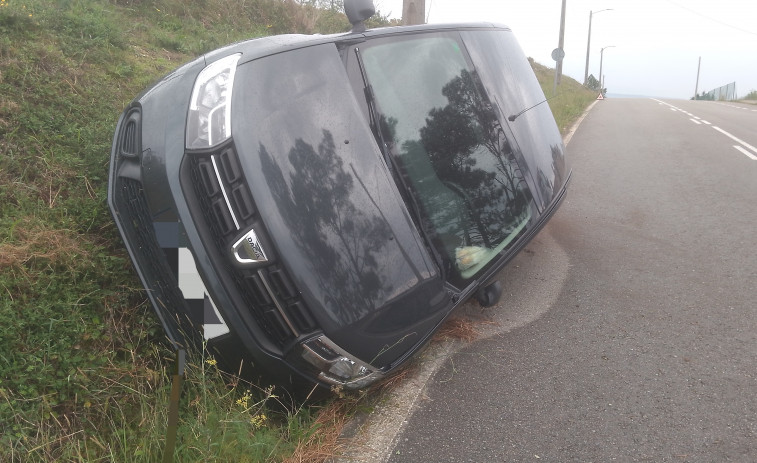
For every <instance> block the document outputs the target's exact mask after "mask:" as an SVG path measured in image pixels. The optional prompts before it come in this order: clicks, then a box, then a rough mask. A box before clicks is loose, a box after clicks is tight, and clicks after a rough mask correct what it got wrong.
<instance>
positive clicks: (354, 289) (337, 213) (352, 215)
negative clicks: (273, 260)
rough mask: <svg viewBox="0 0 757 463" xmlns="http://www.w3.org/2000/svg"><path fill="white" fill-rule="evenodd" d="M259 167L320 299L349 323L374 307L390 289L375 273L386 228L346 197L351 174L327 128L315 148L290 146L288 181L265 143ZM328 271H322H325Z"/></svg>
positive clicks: (298, 144) (300, 144) (386, 237)
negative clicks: (310, 268)
mask: <svg viewBox="0 0 757 463" xmlns="http://www.w3.org/2000/svg"><path fill="white" fill-rule="evenodd" d="M258 153H259V155H260V161H261V167H262V170H263V173H264V174H265V178H266V180H267V182H268V185H269V187H270V189H271V192H272V194H273V196H274V197H275V198H276V202H277V204H280V205H282V206H283V207H280V208H279V209H280V211H281V212H282V217H283V218H284V220H285V221H286V222H287V225H288V227H289V229H290V230H291V232H292V234H293V235H294V237H295V238H296V241H298V242H300V243H305V242H307V243H308V245H307V246H302V248H301V249H302V251H303V252H304V253H306V255H307V258H308V260H309V262H311V263H312V264H313V268H315V269H320V270H321V271H317V272H315V276H316V277H317V278H318V279H319V282H320V284H321V287H322V289H323V290H324V293H325V294H326V297H327V301H325V302H326V303H327V304H328V305H329V307H331V308H332V310H334V311H336V312H337V313H338V315H337V318H339V319H341V320H344V321H347V322H351V321H354V320H356V319H358V318H360V317H361V316H362V315H364V314H365V313H368V312H369V311H371V310H373V308H374V305H375V301H376V300H378V299H379V298H380V297H382V296H383V295H384V294H386V293H388V292H391V291H392V288H391V287H386V286H385V285H386V282H384V283H383V284H382V280H381V278H380V277H379V272H380V269H379V265H380V264H379V261H378V259H377V257H378V256H379V254H380V253H381V252H382V250H383V248H384V246H385V243H386V242H387V241H388V240H389V238H390V237H391V230H390V229H389V226H388V225H387V224H386V222H385V221H384V220H382V219H381V218H380V217H377V216H375V215H374V216H370V215H368V214H365V213H363V211H361V210H360V208H359V207H357V206H356V205H355V204H354V203H353V202H352V200H351V198H352V197H353V196H354V195H352V194H351V192H352V190H353V188H354V187H355V185H354V181H353V180H354V177H353V174H352V173H351V172H349V171H347V170H346V169H345V167H344V165H343V162H342V159H341V158H340V157H339V156H337V155H336V151H335V145H334V139H333V136H332V135H331V133H330V132H329V131H328V130H324V131H323V138H322V139H321V142H320V143H319V144H318V147H317V149H316V148H314V147H313V146H312V145H310V144H308V143H306V142H305V141H303V140H302V139H297V140H296V142H295V146H293V147H292V148H291V150H290V151H289V155H288V161H289V163H290V164H291V170H290V172H291V173H290V178H289V181H287V180H285V178H284V175H283V173H282V170H281V167H280V166H279V165H278V164H277V163H276V162H275V161H274V159H273V158H272V157H271V155H270V154H269V153H268V150H267V149H266V148H265V146H263V145H260V148H259V150H258ZM326 269H327V270H328V271H324V270H326Z"/></svg>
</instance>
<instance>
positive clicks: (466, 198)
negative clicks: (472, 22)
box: [361, 34, 531, 286]
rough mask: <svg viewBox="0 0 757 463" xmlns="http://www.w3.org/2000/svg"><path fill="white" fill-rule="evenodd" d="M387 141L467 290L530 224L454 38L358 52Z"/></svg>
mask: <svg viewBox="0 0 757 463" xmlns="http://www.w3.org/2000/svg"><path fill="white" fill-rule="evenodd" d="M361 56H362V59H363V66H364V69H365V74H366V77H367V80H368V83H369V84H370V85H371V88H372V91H373V94H374V97H375V103H376V106H377V108H378V112H379V113H380V120H381V127H382V134H383V136H384V142H385V143H386V144H387V145H388V147H389V149H390V151H391V153H392V156H393V157H394V158H395V159H396V162H397V165H398V168H399V170H400V172H401V175H402V178H403V179H404V182H405V183H406V186H407V188H408V189H409V190H410V194H411V195H412V196H413V197H414V199H415V201H416V203H417V209H418V213H419V215H420V220H421V221H422V223H421V226H422V227H423V229H424V231H425V232H426V234H427V235H428V236H429V238H430V240H431V241H432V243H433V245H434V246H435V247H436V249H437V250H438V251H439V252H440V253H441V254H442V255H443V258H444V260H445V264H446V266H447V270H448V271H449V277H448V278H449V280H450V281H451V282H452V283H453V284H456V285H459V286H463V285H466V284H467V282H468V280H470V279H471V278H474V277H476V276H477V275H479V274H480V273H481V272H482V271H483V270H484V269H485V268H486V267H487V264H488V263H490V262H491V261H493V260H494V258H495V257H496V256H497V255H498V254H499V253H500V252H501V251H502V250H503V249H505V248H507V246H508V245H509V244H510V243H512V242H513V240H514V239H515V237H516V236H518V234H519V233H520V232H521V231H523V230H524V228H526V225H527V224H528V223H529V221H530V219H531V206H530V204H531V196H530V193H529V192H528V188H527V186H526V182H525V180H524V178H523V174H522V172H521V170H520V168H519V167H518V164H517V162H516V160H515V157H514V156H513V152H512V148H511V146H510V143H509V142H508V139H507V137H506V134H505V131H504V129H503V127H502V124H501V122H500V120H499V119H498V116H497V111H495V108H494V107H493V105H492V104H491V102H490V101H489V99H488V98H487V97H486V94H485V92H484V91H483V88H482V84H481V81H480V80H479V78H478V76H477V74H476V72H475V70H474V69H473V67H472V66H471V65H470V64H469V62H468V61H467V60H466V55H465V54H464V52H463V51H462V49H461V44H460V42H459V41H458V38H457V37H456V36H452V35H445V34H435V35H431V36H429V35H423V36H405V37H403V38H401V39H400V40H397V39H394V40H385V41H377V42H374V43H373V44H370V45H366V46H365V47H364V48H363V49H362V50H361Z"/></svg>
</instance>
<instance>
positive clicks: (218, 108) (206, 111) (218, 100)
mask: <svg viewBox="0 0 757 463" xmlns="http://www.w3.org/2000/svg"><path fill="white" fill-rule="evenodd" d="M241 56H242V55H241V53H237V54H236V55H231V56H227V57H225V58H222V59H219V60H218V61H216V62H214V63H213V64H211V65H210V66H208V67H206V68H205V69H203V70H202V71H201V72H200V74H199V75H198V76H197V80H196V81H195V86H194V88H193V89H192V99H191V100H190V101H189V114H187V135H186V146H187V149H202V148H210V147H211V146H215V145H217V144H219V143H221V142H223V141H225V140H227V139H228V138H229V137H231V90H232V89H233V88H234V73H235V72H236V70H237V62H238V61H239V58H240V57H241Z"/></svg>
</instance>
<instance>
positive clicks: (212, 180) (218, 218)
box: [182, 145, 315, 347]
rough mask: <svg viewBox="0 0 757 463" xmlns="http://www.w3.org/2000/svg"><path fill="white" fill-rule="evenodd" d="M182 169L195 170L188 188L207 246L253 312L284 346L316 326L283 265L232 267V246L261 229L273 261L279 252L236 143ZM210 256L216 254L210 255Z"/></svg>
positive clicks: (271, 337)
mask: <svg viewBox="0 0 757 463" xmlns="http://www.w3.org/2000/svg"><path fill="white" fill-rule="evenodd" d="M187 159H188V161H187V162H185V164H184V165H183V166H182V169H184V168H188V169H189V171H190V172H189V178H190V179H191V183H192V188H185V190H184V191H185V194H186V195H187V196H193V197H191V198H188V202H189V203H190V204H196V205H199V210H200V214H199V215H200V217H197V214H195V217H194V220H195V225H196V226H197V229H198V231H200V234H201V236H202V238H203V241H204V242H205V243H213V245H214V246H215V251H216V253H215V254H216V258H215V259H214V260H215V261H216V262H215V263H216V265H220V266H222V267H223V269H224V270H225V271H226V272H227V274H228V275H230V276H231V280H232V282H233V287H234V289H235V290H236V291H237V293H238V296H239V298H240V299H241V300H242V302H243V303H244V306H245V307H243V308H241V309H242V310H247V311H249V313H251V315H252V316H253V318H254V319H255V320H256V322H257V324H258V325H259V326H260V328H261V329H262V330H263V331H264V332H265V335H266V336H267V337H268V338H269V341H271V342H273V343H274V344H275V345H277V346H279V347H283V346H285V345H286V344H287V343H289V342H290V341H292V340H293V339H295V338H296V337H298V336H300V335H301V334H304V333H309V332H312V331H313V330H314V328H315V323H314V321H313V318H312V316H311V315H310V311H309V310H308V308H307V307H306V305H305V303H304V302H303V301H302V298H301V297H300V293H299V291H298V290H297V288H296V287H295V285H294V284H293V283H292V280H291V278H290V277H289V275H288V274H287V272H286V270H285V269H284V267H283V266H282V265H281V264H279V263H269V264H268V265H265V266H257V267H254V268H253V267H248V268H240V267H238V266H236V265H233V264H232V260H231V253H230V252H231V248H232V244H233V243H234V242H236V241H237V240H238V239H239V237H240V235H241V234H243V233H245V232H247V231H249V230H250V229H251V228H254V229H255V233H256V234H257V235H258V237H259V238H260V239H261V241H262V242H264V243H266V247H265V251H266V254H267V255H268V257H269V261H275V260H276V259H275V250H274V249H272V244H271V240H270V239H269V238H268V234H267V232H266V231H265V227H264V226H262V221H261V217H259V215H258V213H257V208H256V207H255V202H254V201H253V199H252V194H251V192H250V189H249V187H248V186H247V182H246V179H245V177H244V174H243V172H242V168H241V165H240V162H239V158H238V156H237V153H236V150H235V149H234V147H233V146H232V145H229V146H226V147H225V148H223V149H220V150H218V151H216V152H213V153H210V154H194V153H192V154H189V155H187ZM209 254H210V253H209Z"/></svg>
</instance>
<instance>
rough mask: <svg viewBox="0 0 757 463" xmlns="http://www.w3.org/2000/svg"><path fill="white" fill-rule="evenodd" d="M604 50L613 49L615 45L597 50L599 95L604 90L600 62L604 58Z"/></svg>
mask: <svg viewBox="0 0 757 463" xmlns="http://www.w3.org/2000/svg"><path fill="white" fill-rule="evenodd" d="M605 48H615V45H608V46H606V47H602V48H601V49H600V50H599V93H602V92H603V91H604V89H605V87H604V80H605V78H604V76H602V61H603V60H604V56H605Z"/></svg>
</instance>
